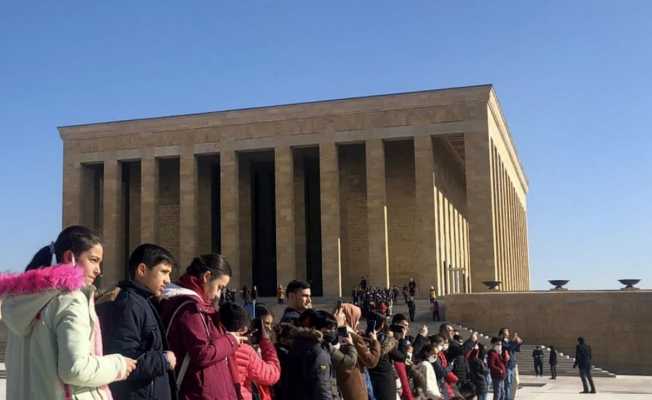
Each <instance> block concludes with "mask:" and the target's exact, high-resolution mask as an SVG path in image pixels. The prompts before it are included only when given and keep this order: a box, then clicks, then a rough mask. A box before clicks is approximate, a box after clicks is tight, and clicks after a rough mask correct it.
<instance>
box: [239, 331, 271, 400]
mask: <svg viewBox="0 0 652 400" xmlns="http://www.w3.org/2000/svg"><path fill="white" fill-rule="evenodd" d="M260 351H261V353H262V358H261V357H260V356H259V355H258V353H257V352H256V350H254V348H253V347H251V346H250V345H248V344H241V345H240V346H239V347H238V349H237V350H236V352H235V363H236V366H237V370H238V377H237V378H236V381H237V383H238V384H240V395H241V396H242V400H251V398H252V395H251V387H252V384H255V385H256V387H257V388H258V392H259V393H260V398H261V400H271V399H272V389H271V386H272V385H274V384H275V383H276V382H278V380H279V378H280V377H281V364H280V363H279V361H278V356H277V354H276V349H275V348H274V345H273V344H272V342H271V341H270V340H269V339H265V338H262V339H261V340H260Z"/></svg>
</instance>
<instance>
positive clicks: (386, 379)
mask: <svg viewBox="0 0 652 400" xmlns="http://www.w3.org/2000/svg"><path fill="white" fill-rule="evenodd" d="M369 319H371V320H373V321H374V324H375V327H376V328H375V330H374V331H375V332H376V334H377V337H378V341H379V342H380V357H379V359H378V363H377V364H376V366H375V367H374V368H369V370H368V371H369V377H370V378H371V386H372V387H373V392H374V397H375V398H376V400H396V377H395V373H394V362H393V360H392V357H391V356H390V353H391V352H393V351H394V350H395V349H396V348H397V346H398V341H397V340H396V339H394V338H393V337H390V336H389V335H387V333H386V332H385V325H386V324H385V317H384V316H382V315H380V314H377V313H375V314H371V316H370V318H368V319H367V323H369Z"/></svg>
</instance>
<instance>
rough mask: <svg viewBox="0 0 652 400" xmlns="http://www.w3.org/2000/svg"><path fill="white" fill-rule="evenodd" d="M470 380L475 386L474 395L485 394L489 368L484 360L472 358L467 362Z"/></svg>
mask: <svg viewBox="0 0 652 400" xmlns="http://www.w3.org/2000/svg"><path fill="white" fill-rule="evenodd" d="M469 370H470V378H471V381H472V382H473V384H474V385H475V393H476V394H478V395H480V394H483V393H487V392H488V391H489V388H488V387H487V377H488V376H489V367H488V366H487V363H486V362H484V360H481V359H479V358H477V357H476V358H474V359H472V360H471V361H469Z"/></svg>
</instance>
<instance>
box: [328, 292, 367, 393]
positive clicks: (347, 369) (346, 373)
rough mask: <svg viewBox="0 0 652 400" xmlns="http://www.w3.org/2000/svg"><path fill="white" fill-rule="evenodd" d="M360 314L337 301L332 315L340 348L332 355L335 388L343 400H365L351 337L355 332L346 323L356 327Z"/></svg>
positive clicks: (354, 308) (363, 387) (357, 360)
mask: <svg viewBox="0 0 652 400" xmlns="http://www.w3.org/2000/svg"><path fill="white" fill-rule="evenodd" d="M361 314H362V312H361V311H360V308H358V307H357V306H355V305H353V304H349V303H343V302H342V301H341V300H340V301H338V303H337V307H336V309H335V313H334V316H335V320H336V321H337V338H338V344H339V346H340V347H339V352H334V353H332V358H333V365H334V367H335V375H336V379H337V387H338V389H339V392H340V394H341V395H342V398H343V399H344V400H365V399H366V398H367V390H366V386H365V383H364V379H363V376H362V372H361V371H360V368H359V359H358V354H359V353H358V351H357V347H356V346H355V345H354V342H353V337H352V334H353V333H355V330H354V329H353V327H352V326H350V325H349V323H348V322H349V321H351V324H352V325H356V324H357V320H358V319H359V318H360V315H361ZM347 315H348V316H349V318H347ZM353 320H356V323H353ZM340 358H341V359H342V360H340ZM345 358H348V360H346V361H347V362H344V359H345Z"/></svg>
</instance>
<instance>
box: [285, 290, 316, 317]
mask: <svg viewBox="0 0 652 400" xmlns="http://www.w3.org/2000/svg"><path fill="white" fill-rule="evenodd" d="M286 294H287V299H288V306H287V308H286V309H285V311H284V312H283V317H281V322H290V323H294V322H295V321H296V320H297V319H299V317H300V316H301V313H302V312H304V311H305V310H307V309H309V308H312V297H311V291H310V285H309V284H308V283H307V282H304V281H300V280H294V281H291V282H290V283H288V285H287V288H286Z"/></svg>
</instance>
